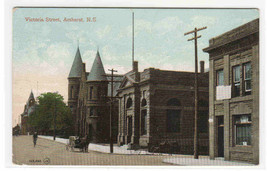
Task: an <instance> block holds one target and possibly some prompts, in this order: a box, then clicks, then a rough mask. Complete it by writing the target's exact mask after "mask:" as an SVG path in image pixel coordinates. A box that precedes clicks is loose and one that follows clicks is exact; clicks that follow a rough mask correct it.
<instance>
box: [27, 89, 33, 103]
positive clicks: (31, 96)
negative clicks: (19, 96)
mask: <svg viewBox="0 0 267 171" xmlns="http://www.w3.org/2000/svg"><path fill="white" fill-rule="evenodd" d="M31 99H34V95H33V92H32V91H31V94H30V96H29V99H28V101H30V100H31Z"/></svg>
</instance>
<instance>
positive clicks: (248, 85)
mask: <svg viewBox="0 0 267 171" xmlns="http://www.w3.org/2000/svg"><path fill="white" fill-rule="evenodd" d="M244 84H245V85H244V88H245V94H246V95H248V94H251V63H250V62H249V63H246V64H244Z"/></svg>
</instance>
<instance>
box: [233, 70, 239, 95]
mask: <svg viewBox="0 0 267 171" xmlns="http://www.w3.org/2000/svg"><path fill="white" fill-rule="evenodd" d="M237 96H240V66H239V65H237V66H234V67H233V97H237Z"/></svg>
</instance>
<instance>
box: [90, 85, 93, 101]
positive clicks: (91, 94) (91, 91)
mask: <svg viewBox="0 0 267 171" xmlns="http://www.w3.org/2000/svg"><path fill="white" fill-rule="evenodd" d="M93 89H94V87H90V95H89V99H92V96H93Z"/></svg>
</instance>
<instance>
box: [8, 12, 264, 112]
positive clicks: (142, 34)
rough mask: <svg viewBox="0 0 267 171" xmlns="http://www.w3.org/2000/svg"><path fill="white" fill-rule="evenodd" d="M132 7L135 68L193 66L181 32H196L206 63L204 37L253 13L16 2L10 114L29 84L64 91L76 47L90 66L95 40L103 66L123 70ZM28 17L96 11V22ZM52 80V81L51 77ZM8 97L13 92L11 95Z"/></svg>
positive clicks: (18, 109)
mask: <svg viewBox="0 0 267 171" xmlns="http://www.w3.org/2000/svg"><path fill="white" fill-rule="evenodd" d="M132 11H133V12H134V14H135V59H136V60H138V61H139V68H140V71H143V69H145V68H148V67H155V68H159V69H165V70H176V71H193V69H194V44H193V41H190V42H188V41H187V39H189V38H191V37H192V36H193V35H188V36H184V33H185V32H188V31H191V30H193V29H194V27H203V26H207V27H208V28H207V29H206V30H203V31H201V32H199V34H201V35H202V37H201V38H200V39H199V40H198V55H199V60H204V61H205V63H206V68H207V67H208V54H206V53H204V52H203V51H202V49H203V48H205V47H207V46H208V40H209V39H210V38H212V37H215V36H218V35H220V34H222V33H224V32H226V31H229V30H231V29H233V28H235V27H238V26H240V25H242V24H245V23H247V22H249V21H251V20H253V19H256V18H258V17H259V13H258V11H257V10H256V9H133V10H130V9H108V8H18V9H16V10H15V12H14V13H13V94H14V93H17V96H16V98H15V99H13V103H15V104H14V106H13V107H14V108H15V112H16V115H17V114H19V113H22V112H23V105H24V103H25V102H26V100H27V98H28V96H29V93H30V90H31V89H33V92H34V93H35V94H36V93H37V86H36V83H37V81H38V82H39V85H38V86H39V88H38V89H39V90H38V92H39V93H41V92H44V91H59V93H61V94H63V95H64V97H65V99H66V97H67V76H68V73H69V71H70V68H71V64H72V61H73V59H74V56H75V52H76V49H77V39H79V42H80V43H79V46H80V51H81V55H82V59H83V61H84V62H86V68H87V71H90V68H91V65H92V63H93V60H94V58H95V54H96V50H97V46H99V51H100V55H101V58H102V62H103V64H104V67H105V70H106V71H107V70H108V69H110V68H114V69H116V70H118V71H119V73H121V74H123V73H125V72H128V71H129V70H130V69H131V58H132V57H131V54H132V51H131V49H132ZM25 17H32V18H40V17H42V18H44V19H45V18H46V17H52V18H58V17H59V18H60V19H61V20H62V21H63V19H64V17H68V18H71V17H73V18H81V17H82V18H84V19H86V17H96V22H92V23H87V22H83V23H78V22H60V23H56V22H52V23H49V22H26V20H25ZM51 80H54V81H51ZM13 97H14V96H13Z"/></svg>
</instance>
